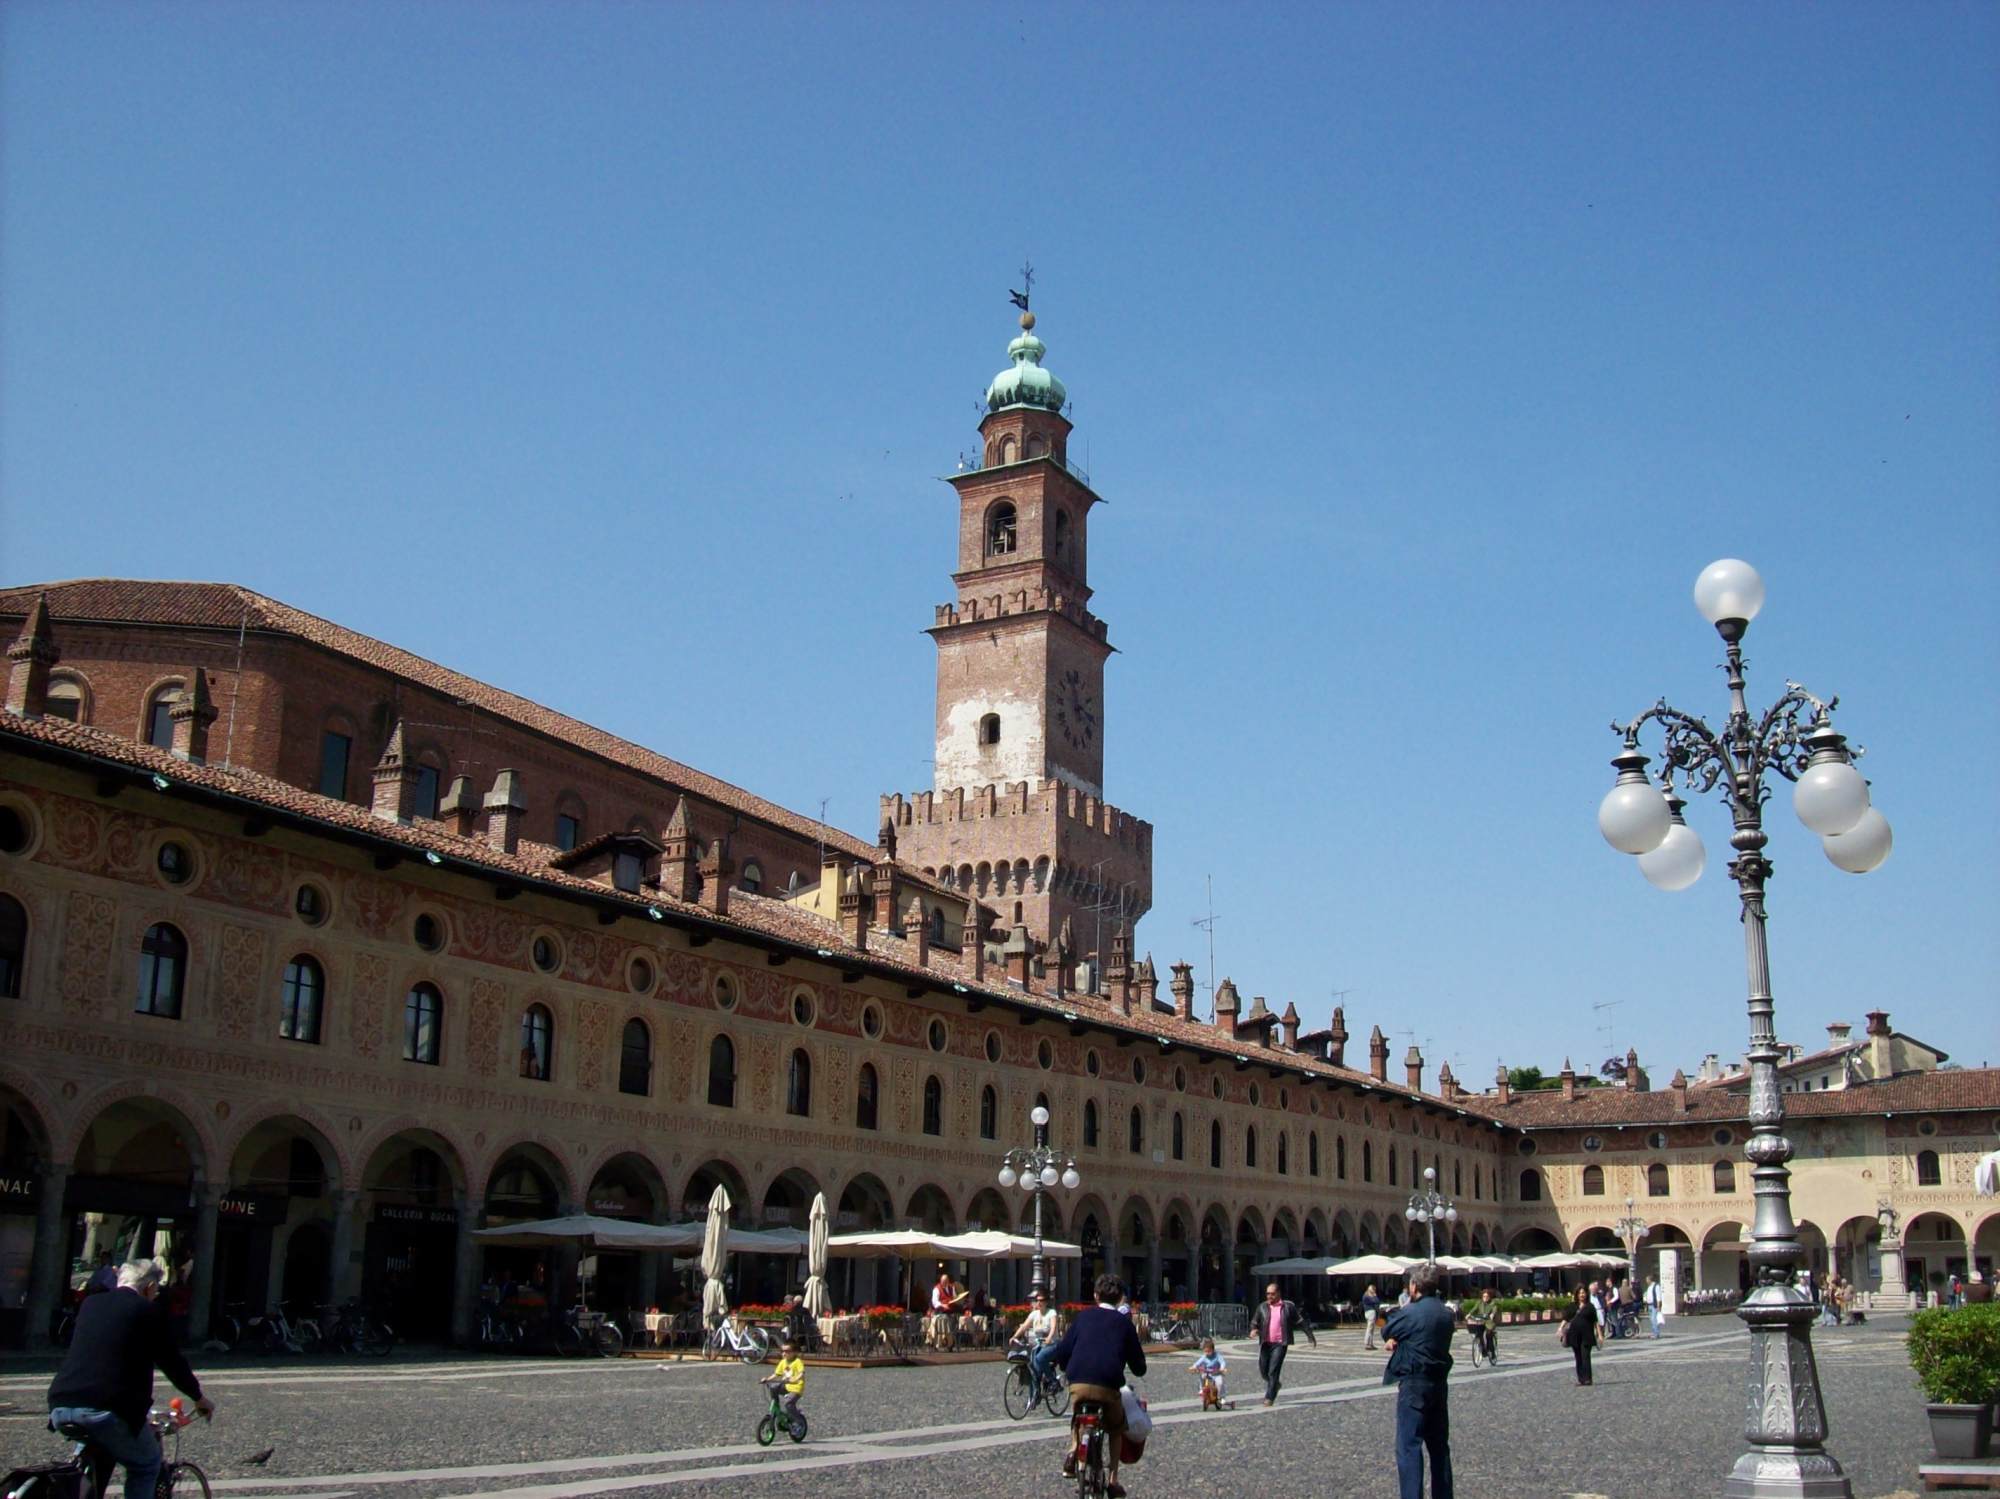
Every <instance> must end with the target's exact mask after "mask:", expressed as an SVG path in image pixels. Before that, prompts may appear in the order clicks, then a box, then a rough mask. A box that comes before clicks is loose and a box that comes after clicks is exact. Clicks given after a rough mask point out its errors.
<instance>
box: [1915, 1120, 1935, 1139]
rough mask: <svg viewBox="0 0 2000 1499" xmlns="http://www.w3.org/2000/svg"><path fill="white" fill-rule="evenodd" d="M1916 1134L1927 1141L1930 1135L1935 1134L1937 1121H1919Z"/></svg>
mask: <svg viewBox="0 0 2000 1499" xmlns="http://www.w3.org/2000/svg"><path fill="white" fill-rule="evenodd" d="M1917 1133H1918V1134H1920V1135H1922V1136H1924V1138H1925V1139H1929V1138H1930V1137H1931V1136H1932V1135H1934V1134H1936V1133H1937V1120H1935V1119H1924V1120H1920V1121H1919V1122H1918V1124H1917Z"/></svg>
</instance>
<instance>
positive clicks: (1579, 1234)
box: [1569, 1223, 1625, 1254]
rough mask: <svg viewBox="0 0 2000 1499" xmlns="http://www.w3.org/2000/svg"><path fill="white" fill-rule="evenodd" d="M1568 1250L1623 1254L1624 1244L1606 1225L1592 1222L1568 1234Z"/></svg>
mask: <svg viewBox="0 0 2000 1499" xmlns="http://www.w3.org/2000/svg"><path fill="white" fill-rule="evenodd" d="M1569 1250H1570V1252H1571V1253H1572V1254H1623V1253H1624V1252H1625V1246H1624V1244H1623V1243H1621V1242H1620V1241H1619V1238H1618V1235H1617V1234H1616V1233H1614V1232H1613V1231H1612V1230H1611V1229H1610V1228H1608V1227H1607V1226H1606V1225H1604V1224H1602V1223H1592V1224H1589V1225H1588V1226H1586V1227H1584V1228H1579V1229H1577V1230H1576V1231H1575V1232H1574V1233H1572V1234H1571V1235H1570V1239H1569Z"/></svg>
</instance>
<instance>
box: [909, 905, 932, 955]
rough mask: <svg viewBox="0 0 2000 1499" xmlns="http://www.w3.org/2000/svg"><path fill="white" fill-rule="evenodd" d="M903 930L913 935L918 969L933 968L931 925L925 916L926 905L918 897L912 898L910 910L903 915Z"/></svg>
mask: <svg viewBox="0 0 2000 1499" xmlns="http://www.w3.org/2000/svg"><path fill="white" fill-rule="evenodd" d="M903 930H904V931H905V932H907V933H909V934H911V940H912V941H913V942H914V943H915V944H916V948H917V967H919V968H928V967H930V966H931V924H930V922H929V921H928V920H927V919H925V916H924V903H923V901H922V900H921V899H919V898H918V897H917V896H915V895H912V896H911V897H910V905H909V909H908V910H906V911H905V912H904V913H903Z"/></svg>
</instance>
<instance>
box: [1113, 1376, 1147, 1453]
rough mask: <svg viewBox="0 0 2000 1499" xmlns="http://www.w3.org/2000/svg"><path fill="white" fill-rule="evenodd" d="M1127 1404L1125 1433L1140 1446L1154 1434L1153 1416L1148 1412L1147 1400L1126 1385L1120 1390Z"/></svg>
mask: <svg viewBox="0 0 2000 1499" xmlns="http://www.w3.org/2000/svg"><path fill="white" fill-rule="evenodd" d="M1118 1395H1119V1399H1120V1400H1121V1401H1123V1403H1124V1406H1125V1435H1126V1436H1128V1437H1130V1438H1131V1439H1132V1440H1133V1441H1135V1442H1137V1443H1138V1444H1139V1445H1140V1446H1142V1447H1143V1446H1144V1445H1145V1444H1146V1438H1147V1437H1149V1436H1151V1435H1152V1434H1153V1418H1152V1417H1151V1416H1150V1415H1148V1414H1147V1413H1146V1401H1145V1398H1144V1397H1143V1396H1141V1395H1140V1394H1139V1392H1138V1391H1137V1390H1135V1389H1133V1388H1132V1387H1131V1386H1130V1385H1126V1386H1125V1387H1124V1388H1123V1389H1122V1390H1120V1391H1119V1392H1118Z"/></svg>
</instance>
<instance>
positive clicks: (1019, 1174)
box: [1000, 1104, 1083, 1295]
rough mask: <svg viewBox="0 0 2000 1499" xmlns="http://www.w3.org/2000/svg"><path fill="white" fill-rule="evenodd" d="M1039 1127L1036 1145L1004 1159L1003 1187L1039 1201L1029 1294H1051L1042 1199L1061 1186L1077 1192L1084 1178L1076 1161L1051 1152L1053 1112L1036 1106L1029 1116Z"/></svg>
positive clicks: (1002, 1171) (1011, 1152)
mask: <svg viewBox="0 0 2000 1499" xmlns="http://www.w3.org/2000/svg"><path fill="white" fill-rule="evenodd" d="M1028 1118H1029V1120H1030V1121H1031V1122H1032V1123H1033V1124H1034V1126H1035V1143H1034V1144H1033V1145H1032V1146H1030V1147H1028V1148H1027V1149H1025V1150H1019V1149H1016V1150H1009V1151H1007V1152H1005V1153H1004V1154H1003V1155H1002V1156H1001V1157H1000V1185H1001V1186H1003V1187H1012V1186H1015V1185H1019V1187H1020V1188H1021V1190H1022V1191H1023V1192H1029V1193H1032V1194H1033V1195H1034V1199H1035V1267H1034V1272H1033V1274H1032V1275H1031V1276H1030V1277H1029V1281H1028V1290H1029V1294H1030V1295H1033V1294H1036V1293H1041V1294H1047V1292H1048V1272H1047V1268H1046V1267H1047V1261H1046V1260H1045V1259H1044V1258H1043V1256H1042V1199H1043V1198H1044V1197H1045V1196H1046V1195H1047V1194H1048V1193H1049V1192H1050V1191H1051V1190H1053V1189H1054V1188H1055V1186H1056V1185H1057V1184H1058V1183H1061V1185H1062V1188H1063V1190H1064V1191H1066V1192H1074V1191H1075V1190H1076V1189H1077V1186H1078V1184H1079V1183H1081V1182H1082V1180H1083V1178H1082V1177H1081V1176H1079V1175H1077V1170H1076V1162H1075V1161H1073V1160H1072V1159H1070V1157H1068V1156H1066V1155H1063V1154H1062V1153H1061V1152H1060V1151H1055V1150H1051V1149H1049V1111H1048V1110H1047V1109H1045V1108H1043V1107H1042V1106H1041V1105H1040V1104H1036V1105H1035V1107H1034V1108H1033V1110H1031V1111H1030V1113H1029V1114H1028Z"/></svg>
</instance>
